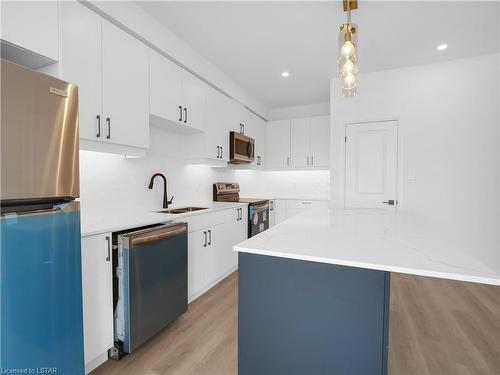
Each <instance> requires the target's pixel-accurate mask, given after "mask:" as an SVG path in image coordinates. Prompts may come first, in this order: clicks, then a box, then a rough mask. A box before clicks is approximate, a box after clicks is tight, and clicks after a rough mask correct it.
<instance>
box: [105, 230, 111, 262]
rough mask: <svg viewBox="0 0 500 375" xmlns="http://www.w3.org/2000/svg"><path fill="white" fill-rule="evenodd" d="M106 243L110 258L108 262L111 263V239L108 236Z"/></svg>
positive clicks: (107, 259) (107, 258)
mask: <svg viewBox="0 0 500 375" xmlns="http://www.w3.org/2000/svg"><path fill="white" fill-rule="evenodd" d="M106 242H107V243H108V256H107V257H106V261H107V262H109V261H111V238H110V237H109V236H106Z"/></svg>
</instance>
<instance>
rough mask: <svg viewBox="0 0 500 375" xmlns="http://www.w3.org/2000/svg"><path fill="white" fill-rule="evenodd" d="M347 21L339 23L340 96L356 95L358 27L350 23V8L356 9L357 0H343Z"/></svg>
mask: <svg viewBox="0 0 500 375" xmlns="http://www.w3.org/2000/svg"><path fill="white" fill-rule="evenodd" d="M343 4H344V12H347V22H346V23H343V24H342V25H340V32H339V60H338V73H339V76H340V88H341V91H342V96H344V97H350V96H355V95H356V90H357V87H358V61H357V52H358V27H357V26H356V25H355V24H353V23H351V10H354V9H358V1H357V0H343Z"/></svg>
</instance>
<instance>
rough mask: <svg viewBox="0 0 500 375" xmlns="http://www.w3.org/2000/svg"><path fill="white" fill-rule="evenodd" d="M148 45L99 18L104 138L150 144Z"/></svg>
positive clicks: (140, 144)
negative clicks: (100, 21)
mask: <svg viewBox="0 0 500 375" xmlns="http://www.w3.org/2000/svg"><path fill="white" fill-rule="evenodd" d="M148 70H149V69H148V48H147V47H146V45H144V44H143V43H141V42H140V41H138V40H137V39H135V38H134V37H132V36H131V35H129V34H127V33H126V32H125V31H123V30H121V29H119V28H117V27H116V26H114V25H113V24H111V23H110V22H108V21H106V20H104V19H103V20H102V82H103V84H102V96H103V118H104V121H105V126H104V128H105V129H104V130H105V140H106V141H109V142H111V143H118V144H122V145H127V146H135V147H140V148H147V147H149V95H148V94H149V90H148V89H149V87H148Z"/></svg>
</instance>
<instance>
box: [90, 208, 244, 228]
mask: <svg viewBox="0 0 500 375" xmlns="http://www.w3.org/2000/svg"><path fill="white" fill-rule="evenodd" d="M246 205H247V204H246V203H232V202H211V203H210V204H200V205H198V204H176V205H172V206H169V207H168V209H175V208H182V207H207V209H206V210H198V211H192V212H186V213H183V214H165V213H159V212H155V211H160V210H162V208H158V209H157V210H155V211H153V210H127V209H117V210H114V211H109V210H106V211H103V212H101V213H92V214H88V213H86V212H85V210H82V215H81V235H82V236H90V235H94V234H99V233H109V232H117V231H121V230H126V229H131V228H137V227H142V226H146V225H152V224H157V223H167V222H169V221H173V220H179V219H182V218H185V217H189V216H194V215H204V214H208V213H211V212H216V211H221V210H227V209H230V208H236V207H240V206H246Z"/></svg>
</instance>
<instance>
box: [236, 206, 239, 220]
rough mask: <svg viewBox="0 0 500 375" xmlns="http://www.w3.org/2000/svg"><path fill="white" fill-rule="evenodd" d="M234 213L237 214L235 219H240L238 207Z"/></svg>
mask: <svg viewBox="0 0 500 375" xmlns="http://www.w3.org/2000/svg"><path fill="white" fill-rule="evenodd" d="M236 213H237V215H238V216H236V221H240V209H239V208H237V209H236Z"/></svg>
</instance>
